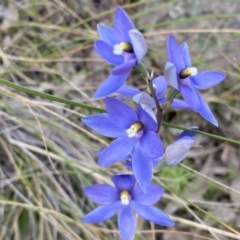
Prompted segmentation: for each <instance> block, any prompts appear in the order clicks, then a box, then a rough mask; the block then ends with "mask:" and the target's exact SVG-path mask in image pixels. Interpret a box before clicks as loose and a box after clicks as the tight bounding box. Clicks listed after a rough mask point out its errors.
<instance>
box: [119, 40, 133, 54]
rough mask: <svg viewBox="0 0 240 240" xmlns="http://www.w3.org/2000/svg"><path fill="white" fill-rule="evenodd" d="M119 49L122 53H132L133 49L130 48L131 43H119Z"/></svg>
mask: <svg viewBox="0 0 240 240" xmlns="http://www.w3.org/2000/svg"><path fill="white" fill-rule="evenodd" d="M120 48H121V49H122V50H123V51H124V52H129V53H133V48H132V44H131V43H128V42H121V43H120Z"/></svg>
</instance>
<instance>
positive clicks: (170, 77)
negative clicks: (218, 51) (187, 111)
mask: <svg viewBox="0 0 240 240" xmlns="http://www.w3.org/2000/svg"><path fill="white" fill-rule="evenodd" d="M167 54H168V62H167V64H166V67H165V77H166V80H167V82H168V84H169V85H171V86H172V87H174V88H176V89H177V90H179V91H180V92H181V94H182V96H183V98H184V100H185V101H186V102H187V104H188V105H189V106H190V107H191V108H192V109H193V110H194V111H195V112H198V113H199V114H200V115H201V116H202V117H204V118H205V119H206V120H208V121H209V122H211V123H212V124H214V125H215V126H218V123H217V120H216V119H215V117H214V116H213V114H212V112H211V110H210V108H209V106H208V104H207V103H206V102H205V100H204V99H203V98H202V96H201V94H200V93H199V91H198V90H197V88H200V89H206V88H209V87H213V86H215V85H217V84H218V83H220V82H221V81H222V80H223V79H224V78H225V77H226V74H225V73H222V72H219V71H214V70H213V71H204V72H198V70H197V68H196V67H193V66H192V61H191V57H190V54H189V50H188V45H187V44H186V43H183V44H182V45H181V46H179V45H178V43H177V42H176V40H175V38H174V37H173V36H172V35H169V36H168V40H167Z"/></svg>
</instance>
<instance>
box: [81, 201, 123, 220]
mask: <svg viewBox="0 0 240 240" xmlns="http://www.w3.org/2000/svg"><path fill="white" fill-rule="evenodd" d="M121 206H122V203H121V202H120V201H117V202H115V203H111V204H104V205H101V206H99V207H97V208H96V209H94V210H93V211H91V212H90V213H88V214H87V215H86V216H84V217H83V218H82V221H83V222H85V223H97V222H103V221H105V220H107V219H109V218H110V217H112V216H113V215H114V214H115V213H116V212H117V211H118V210H119V209H120V208H121Z"/></svg>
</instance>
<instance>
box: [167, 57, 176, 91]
mask: <svg viewBox="0 0 240 240" xmlns="http://www.w3.org/2000/svg"><path fill="white" fill-rule="evenodd" d="M164 76H165V78H166V81H167V83H168V85H169V86H171V87H173V88H175V89H177V90H178V88H179V86H178V77H177V70H176V67H175V65H174V64H173V63H170V62H167V63H166V65H165V70H164Z"/></svg>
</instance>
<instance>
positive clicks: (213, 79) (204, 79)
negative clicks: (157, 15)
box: [191, 71, 226, 89]
mask: <svg viewBox="0 0 240 240" xmlns="http://www.w3.org/2000/svg"><path fill="white" fill-rule="evenodd" d="M225 77H226V74H225V73H222V72H218V71H206V72H198V74H197V75H195V76H192V77H191V82H192V84H193V86H194V87H196V88H202V89H206V88H210V87H213V86H215V85H217V84H219V83H220V82H222V81H223V80H224V78H225Z"/></svg>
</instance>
